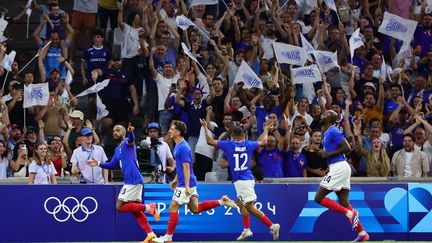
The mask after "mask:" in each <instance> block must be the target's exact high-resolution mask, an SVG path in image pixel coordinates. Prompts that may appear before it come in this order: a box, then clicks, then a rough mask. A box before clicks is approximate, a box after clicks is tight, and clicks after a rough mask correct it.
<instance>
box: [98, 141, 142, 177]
mask: <svg viewBox="0 0 432 243" xmlns="http://www.w3.org/2000/svg"><path fill="white" fill-rule="evenodd" d="M126 141H127V139H125V140H123V142H122V143H121V144H120V145H119V146H117V148H116V149H115V151H114V156H113V157H112V159H111V162H109V163H105V164H100V165H99V167H101V168H103V169H115V168H116V167H117V165H118V164H120V168H121V169H122V172H123V176H124V180H125V184H127V185H136V184H144V178H143V177H142V175H141V171H140V168H139V165H138V160H137V154H136V146H135V144H134V145H129V144H127V142H126Z"/></svg>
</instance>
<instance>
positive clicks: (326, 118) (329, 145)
mask: <svg viewBox="0 0 432 243" xmlns="http://www.w3.org/2000/svg"><path fill="white" fill-rule="evenodd" d="M337 119H338V116H337V114H336V112H334V111H332V110H328V111H326V112H325V113H324V114H323V115H322V116H321V121H322V122H323V135H324V142H323V145H324V150H323V151H320V152H319V154H320V156H321V157H322V158H324V159H327V163H328V164H329V168H330V171H329V173H328V174H327V175H326V176H325V177H324V178H323V180H322V181H321V183H320V187H319V189H318V191H317V193H316V195H315V201H316V202H317V203H319V204H321V205H322V206H324V207H327V208H328V209H330V210H332V211H334V212H338V213H341V214H344V215H345V216H346V217H347V218H348V219H349V221H350V223H351V226H352V230H356V231H357V232H358V236H357V238H356V239H355V240H354V241H356V242H357V241H368V240H369V235H368V233H366V231H364V229H363V226H362V225H361V223H360V221H359V219H358V212H357V210H354V209H353V207H352V206H351V205H350V203H349V200H348V197H349V190H350V188H351V185H350V177H351V167H350V166H349V164H348V162H347V161H346V158H345V153H348V152H350V151H351V147H350V145H349V143H348V141H347V140H346V139H345V137H344V136H343V135H342V133H341V131H340V130H339V129H338V128H337V127H336V126H335V124H336V123H337ZM332 191H335V192H336V195H337V196H338V199H339V203H340V204H338V203H337V202H335V201H333V200H331V199H330V198H328V197H326V196H327V194H329V193H331V192H332Z"/></svg>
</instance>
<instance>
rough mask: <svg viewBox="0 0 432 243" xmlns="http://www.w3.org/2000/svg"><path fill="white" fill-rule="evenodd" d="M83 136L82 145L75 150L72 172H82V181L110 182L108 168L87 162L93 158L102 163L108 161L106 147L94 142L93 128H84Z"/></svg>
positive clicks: (92, 182) (93, 182) (94, 182)
mask: <svg viewBox="0 0 432 243" xmlns="http://www.w3.org/2000/svg"><path fill="white" fill-rule="evenodd" d="M81 136H83V143H82V146H81V147H79V148H76V149H75V150H74V151H73V154H72V158H71V160H70V161H71V163H72V172H73V173H74V174H80V176H79V179H80V183H91V184H104V183H108V170H105V169H102V168H100V167H93V166H89V165H88V164H87V161H88V160H90V159H92V160H96V161H98V162H100V163H106V161H107V160H108V158H107V156H106V155H105V151H104V149H103V148H102V147H101V146H99V145H95V144H93V141H94V140H93V129H90V128H87V127H86V128H83V129H82V130H81Z"/></svg>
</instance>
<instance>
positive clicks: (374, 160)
mask: <svg viewBox="0 0 432 243" xmlns="http://www.w3.org/2000/svg"><path fill="white" fill-rule="evenodd" d="M354 135H355V136H356V137H357V141H358V146H357V153H358V154H359V155H361V156H363V157H365V158H366V160H367V172H366V173H367V176H369V177H386V176H388V175H389V171H390V159H389V157H388V155H387V152H386V151H385V147H384V144H383V143H382V142H381V140H380V139H379V138H374V139H372V148H371V150H366V149H365V148H364V147H363V139H362V135H361V123H358V125H356V123H354Z"/></svg>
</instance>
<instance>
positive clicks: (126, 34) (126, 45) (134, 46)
mask: <svg viewBox="0 0 432 243" xmlns="http://www.w3.org/2000/svg"><path fill="white" fill-rule="evenodd" d="M75 2H76V1H75ZM139 49H140V44H139V34H138V29H135V28H133V27H132V26H130V25H128V24H125V25H124V29H123V42H122V45H121V56H122V58H132V57H135V56H137V55H138V54H139V53H138V50H139Z"/></svg>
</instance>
